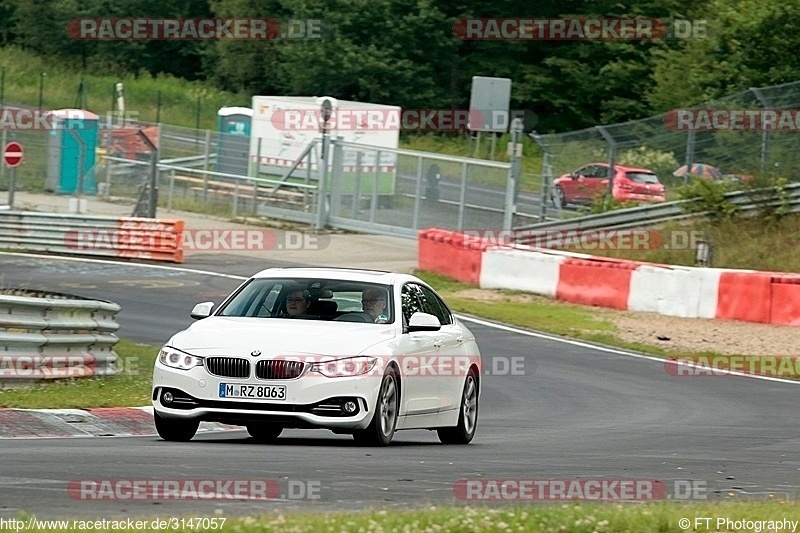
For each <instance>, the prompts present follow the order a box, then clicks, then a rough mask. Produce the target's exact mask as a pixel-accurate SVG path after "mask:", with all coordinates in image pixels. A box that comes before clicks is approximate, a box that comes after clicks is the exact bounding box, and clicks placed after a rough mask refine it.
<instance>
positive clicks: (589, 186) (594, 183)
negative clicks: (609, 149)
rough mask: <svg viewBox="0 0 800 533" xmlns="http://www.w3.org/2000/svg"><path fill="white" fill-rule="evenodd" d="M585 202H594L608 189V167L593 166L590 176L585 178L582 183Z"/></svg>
mask: <svg viewBox="0 0 800 533" xmlns="http://www.w3.org/2000/svg"><path fill="white" fill-rule="evenodd" d="M584 185H585V188H584V192H585V197H584V200H586V201H587V202H594V201H595V200H597V199H598V198H600V197H601V196H603V193H604V192H605V191H606V189H608V165H593V166H592V170H591V175H590V176H587V178H586V181H585V183H584Z"/></svg>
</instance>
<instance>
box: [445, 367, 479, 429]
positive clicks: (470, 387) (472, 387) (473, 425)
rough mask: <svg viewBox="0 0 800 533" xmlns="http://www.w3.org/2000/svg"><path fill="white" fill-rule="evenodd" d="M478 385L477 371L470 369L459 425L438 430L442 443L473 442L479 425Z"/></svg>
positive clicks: (462, 398)
mask: <svg viewBox="0 0 800 533" xmlns="http://www.w3.org/2000/svg"><path fill="white" fill-rule="evenodd" d="M478 386H479V384H478V376H477V373H476V372H475V371H474V370H470V371H469V374H467V379H466V381H464V390H463V392H462V393H461V404H460V405H461V407H460V408H459V411H458V425H457V426H456V427H452V428H439V429H438V430H436V432H437V433H438V434H439V440H440V441H441V442H442V444H469V443H470V442H472V438H473V437H474V436H475V430H476V429H477V427H478Z"/></svg>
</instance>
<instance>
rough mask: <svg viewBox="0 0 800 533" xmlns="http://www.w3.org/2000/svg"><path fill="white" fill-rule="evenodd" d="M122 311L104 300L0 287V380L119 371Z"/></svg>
mask: <svg viewBox="0 0 800 533" xmlns="http://www.w3.org/2000/svg"><path fill="white" fill-rule="evenodd" d="M119 311H120V306H119V305H117V304H116V303H113V302H107V301H103V300H89V299H84V298H81V297H79V296H73V295H68V294H57V293H41V292H34V291H27V290H23V289H4V290H0V350H2V351H0V386H2V385H4V384H12V383H20V382H29V381H35V380H50V379H64V378H78V377H88V376H108V375H113V374H116V373H117V372H118V367H117V361H118V356H117V354H116V353H115V352H114V350H113V346H114V345H115V344H116V343H117V341H118V340H119V338H118V337H117V336H116V335H115V334H114V332H115V331H117V329H119V324H118V323H117V321H116V315H117V313H118V312H119Z"/></svg>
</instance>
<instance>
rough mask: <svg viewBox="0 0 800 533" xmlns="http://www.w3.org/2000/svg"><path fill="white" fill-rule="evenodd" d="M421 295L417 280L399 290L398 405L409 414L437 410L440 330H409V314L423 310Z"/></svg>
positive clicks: (441, 343) (433, 415)
mask: <svg viewBox="0 0 800 533" xmlns="http://www.w3.org/2000/svg"><path fill="white" fill-rule="evenodd" d="M424 302H425V300H424V297H423V296H422V291H421V290H420V286H419V284H417V283H406V284H404V285H403V287H402V288H401V290H400V305H401V309H402V316H401V319H402V320H403V326H404V327H403V334H402V336H401V339H400V342H399V346H398V350H399V354H398V363H399V364H400V372H401V380H402V383H401V389H402V394H401V408H402V412H403V413H404V414H406V415H409V416H422V415H431V416H432V417H435V415H436V412H437V411H438V410H439V386H438V384H437V383H436V379H435V378H434V374H433V372H434V370H435V368H434V365H435V362H436V357H437V355H438V354H439V353H440V350H441V346H442V345H443V341H442V338H441V337H442V335H441V333H440V332H439V331H414V332H408V330H407V326H408V322H409V320H410V319H411V315H412V314H414V313H416V312H423V313H424V312H425V310H424V309H425V307H424Z"/></svg>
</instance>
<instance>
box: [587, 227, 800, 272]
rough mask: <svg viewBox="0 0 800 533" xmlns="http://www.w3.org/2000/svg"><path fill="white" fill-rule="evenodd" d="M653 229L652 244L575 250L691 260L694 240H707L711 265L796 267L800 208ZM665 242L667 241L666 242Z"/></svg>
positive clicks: (647, 258)
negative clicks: (776, 216)
mask: <svg viewBox="0 0 800 533" xmlns="http://www.w3.org/2000/svg"><path fill="white" fill-rule="evenodd" d="M653 231H654V232H656V234H653V233H651V234H650V235H653V236H654V238H651V239H650V242H652V243H659V242H660V243H661V244H662V245H661V246H656V247H654V248H653V249H638V250H636V249H623V250H620V249H591V250H580V249H577V248H573V251H577V252H584V253H590V254H592V255H600V256H604V257H614V258H618V259H628V260H632V261H645V262H650V263H659V264H667V265H684V266H695V262H696V255H697V249H696V242H697V241H698V240H704V241H707V242H710V243H711V247H712V260H711V265H712V266H714V267H718V268H742V269H753V270H761V271H765V272H795V273H800V254H798V253H797V250H798V249H800V214H790V215H786V216H785V217H783V218H781V219H780V220H769V221H765V220H764V219H762V218H741V217H738V218H734V219H730V220H722V221H719V222H716V223H714V222H711V221H708V220H697V221H695V222H694V223H689V224H687V223H685V222H684V223H678V222H671V223H666V224H663V225H662V227H661V228H660V229H659V230H653ZM664 245H666V246H664Z"/></svg>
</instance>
